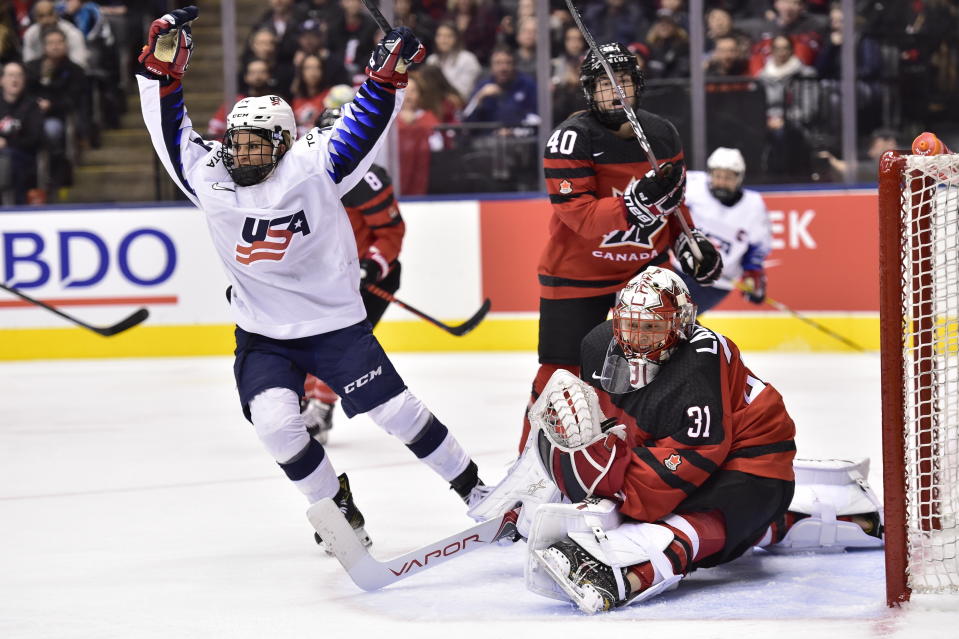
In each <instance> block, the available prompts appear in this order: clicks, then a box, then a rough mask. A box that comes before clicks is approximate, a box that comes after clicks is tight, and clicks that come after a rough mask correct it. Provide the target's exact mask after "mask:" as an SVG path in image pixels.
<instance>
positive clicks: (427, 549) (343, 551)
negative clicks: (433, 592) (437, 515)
mask: <svg viewBox="0 0 959 639" xmlns="http://www.w3.org/2000/svg"><path fill="white" fill-rule="evenodd" d="M306 516H307V518H308V519H309V520H310V523H311V524H313V528H315V529H316V532H317V534H318V535H319V536H320V537H321V538H322V539H323V541H324V542H326V543H327V544H328V545H329V547H330V549H331V550H332V551H333V555H334V556H335V557H336V558H337V560H338V561H339V562H340V564H341V565H342V566H343V568H344V569H345V570H346V573H347V574H348V575H349V576H350V579H352V580H353V583H355V584H356V585H357V586H359V587H360V588H362V589H363V590H366V591H367V592H370V591H373V590H379V589H380V588H384V587H386V586H389V585H390V584H394V583H396V582H397V581H401V580H403V579H406V578H407V577H409V576H410V575H417V574H420V573H422V572H424V571H426V570H429V569H430V568H433V567H435V566H438V565H440V564H442V563H445V562H447V561H449V560H450V559H455V558H456V557H462V556H463V555H465V554H466V553H469V552H472V551H474V550H476V549H478V548H485V547H486V546H489V545H490V544H492V543H494V542H496V541H498V540H500V539H504V538H507V537H512V536H513V535H514V534H515V533H516V523H515V522H516V513H515V512H514V511H509V512H507V513H506V514H505V515H503V516H502V517H495V518H493V519H488V520H487V521H484V522H482V523H479V524H476V525H475V526H471V527H470V528H467V529H466V530H463V531H461V532H458V533H454V534H452V535H450V536H449V537H446V538H444V539H440V540H438V541H435V542H433V543H431V544H427V545H425V546H422V547H421V548H418V549H416V550H413V551H410V552H408V553H406V554H405V555H400V556H398V557H394V558H393V559H387V560H386V561H379V560H378V559H376V558H375V557H373V555H371V554H370V552H369V550H367V548H366V547H365V546H364V545H363V544H362V543H361V542H360V540H359V538H358V537H357V536H356V532H355V531H354V530H353V527H352V526H350V524H349V522H348V521H346V518H345V517H344V516H343V513H342V512H341V511H340V509H339V508H338V507H337V505H336V502H334V501H333V500H332V499H321V500H320V501H318V502H316V503H315V504H313V505H312V506H310V508H309V509H308V510H307V511H306Z"/></svg>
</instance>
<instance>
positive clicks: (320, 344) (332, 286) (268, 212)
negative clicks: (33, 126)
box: [137, 7, 481, 543]
mask: <svg viewBox="0 0 959 639" xmlns="http://www.w3.org/2000/svg"><path fill="white" fill-rule="evenodd" d="M197 13H198V11H197V9H196V7H187V8H185V9H178V10H176V11H173V12H171V13H169V14H167V15H165V16H163V17H162V18H160V19H158V20H155V21H154V22H153V24H152V25H151V27H150V32H149V36H148V37H149V41H148V44H147V46H145V47H144V49H143V53H142V55H141V56H140V62H141V64H142V67H141V69H140V70H139V74H138V76H137V81H138V83H139V86H140V102H141V107H142V110H143V119H144V122H145V123H146V126H147V129H148V130H149V132H150V136H151V138H152V140H153V145H154V147H155V149H156V152H157V154H158V155H159V157H160V160H161V162H162V163H163V165H164V167H165V168H166V170H167V172H168V173H169V174H170V176H171V177H172V178H173V179H174V181H175V182H176V183H177V186H179V187H180V189H181V190H182V191H183V192H184V193H185V194H186V196H187V197H188V198H189V199H190V201H192V202H193V203H194V204H195V205H196V206H197V207H198V208H200V209H201V210H202V211H203V212H204V214H205V216H206V220H207V224H208V227H209V230H210V235H211V237H212V239H213V244H214V246H215V248H216V250H217V252H218V254H219V256H220V259H221V261H222V263H223V266H224V268H225V271H226V275H227V278H228V280H229V282H230V285H231V286H232V292H231V295H230V310H231V314H232V316H233V319H234V321H235V323H236V344H237V345H236V351H235V355H236V359H235V362H234V374H235V376H236V384H237V389H238V391H239V395H240V403H241V405H242V408H243V412H244V415H245V416H246V417H247V419H249V420H250V421H251V422H252V423H253V428H254V430H255V431H256V434H257V436H258V437H259V439H260V441H261V442H262V444H263V445H264V447H265V448H266V450H267V451H268V452H269V453H270V455H271V456H272V457H273V459H275V460H276V462H277V463H278V464H279V465H280V467H281V468H282V470H283V471H284V473H285V474H286V475H287V477H289V479H290V480H291V481H293V483H294V484H295V485H296V487H297V488H298V489H299V490H300V491H301V492H302V493H303V494H304V495H305V496H306V498H307V500H308V501H309V502H310V503H311V504H313V503H316V502H318V501H319V500H321V499H323V498H328V497H329V498H334V500H335V501H336V502H337V504H338V505H339V506H340V508H341V509H342V510H343V511H344V512H345V513H346V515H347V518H348V519H350V521H351V524H353V527H354V528H355V529H356V530H357V534H358V535H359V536H360V538H361V539H363V540H364V542H365V543H368V537H366V533H365V531H364V530H363V526H364V522H363V518H362V515H360V513H359V511H358V510H357V509H356V506H355V504H354V503H353V499H352V494H351V492H350V490H349V484H348V482H347V481H346V476H345V474H344V475H341V476H340V477H339V478H337V475H336V472H335V471H334V469H333V465H332V463H331V462H330V459H329V456H328V455H327V454H326V451H325V450H324V448H323V446H322V444H320V443H319V442H318V441H316V440H315V439H314V438H312V437H310V436H309V434H308V433H307V428H306V423H305V422H304V421H303V417H302V416H301V415H300V410H299V407H300V402H299V398H300V395H301V394H302V392H303V383H304V379H305V377H306V374H307V373H312V374H314V375H316V376H317V377H319V378H320V379H323V380H324V381H326V382H327V383H328V384H329V385H330V386H331V387H332V388H333V389H334V390H335V391H336V392H337V393H338V394H339V395H340V397H341V398H342V405H343V410H344V412H345V413H346V414H347V416H349V417H352V416H353V415H356V414H359V413H365V414H367V415H369V416H370V417H371V418H372V420H373V421H374V422H375V423H376V424H377V425H379V426H380V427H381V428H383V429H384V430H385V431H386V432H388V433H389V434H391V435H394V436H395V437H397V438H398V439H400V440H401V441H402V442H403V443H404V444H406V445H407V447H408V448H409V449H410V450H411V451H412V452H413V453H414V454H415V455H416V456H417V457H418V458H420V459H421V460H422V461H423V462H424V463H426V464H427V465H428V466H429V467H430V468H432V469H433V470H434V471H435V472H436V473H438V474H439V475H440V476H441V477H443V479H445V480H446V481H448V482H449V483H450V487H451V488H452V489H454V490H455V491H456V492H457V494H458V495H459V496H460V497H461V498H462V499H463V500H464V501H467V500H468V498H469V496H470V493H471V491H472V490H473V489H474V488H475V487H476V486H477V485H481V482H480V481H479V478H478V476H477V468H476V464H475V463H474V462H473V461H472V460H471V459H470V457H469V455H467V453H466V452H465V451H464V450H463V448H462V447H461V446H460V444H459V443H458V442H457V441H456V439H455V438H454V437H453V435H452V434H451V433H450V432H449V431H448V430H447V428H446V426H445V425H444V424H443V423H442V422H440V421H439V419H437V418H436V417H435V416H434V415H433V414H432V413H431V412H430V411H429V409H428V408H427V407H426V406H424V405H423V404H422V402H420V400H419V399H417V398H416V397H415V396H414V395H413V394H412V393H410V391H409V390H408V389H407V388H406V385H405V384H404V383H403V380H402V378H401V377H400V376H399V374H398V373H397V372H396V370H395V369H394V368H393V365H392V363H391V362H390V360H389V358H388V357H387V355H386V353H385V352H384V351H383V349H382V347H381V346H380V344H379V342H377V340H376V338H375V337H374V336H373V333H372V329H371V327H370V324H369V322H368V321H367V320H366V309H365V308H364V307H363V301H362V299H361V297H360V291H359V286H360V263H359V258H358V255H357V248H356V241H355V239H354V235H353V229H352V228H351V226H350V221H349V218H348V217H347V214H346V212H345V210H344V209H343V205H342V204H341V198H342V197H343V196H345V195H346V194H347V193H349V192H350V191H351V190H352V189H353V188H354V187H355V186H356V184H357V183H358V182H359V180H360V179H362V178H363V176H364V175H365V174H366V172H367V171H368V170H369V168H370V165H371V164H372V162H373V158H374V157H375V155H376V152H377V150H378V148H379V147H380V146H381V144H382V142H383V140H384V139H385V133H386V131H387V130H388V129H389V127H390V125H391V123H392V121H393V119H394V118H395V117H396V114H397V113H398V112H399V110H400V105H401V103H402V101H403V94H404V91H403V89H404V88H405V87H406V82H407V76H406V67H407V65H408V64H410V63H411V62H419V61H421V60H422V59H423V58H424V57H425V49H424V47H423V45H422V44H420V42H419V41H418V40H417V39H416V37H415V36H414V35H413V32H412V31H410V30H409V29H407V28H405V27H401V28H399V29H394V30H392V31H390V33H388V34H386V35H385V36H384V38H383V39H382V40H381V41H380V43H379V44H378V45H377V47H376V48H375V49H374V52H373V54H372V56H371V57H370V62H369V66H368V67H367V73H368V74H369V76H370V77H369V79H367V80H366V81H365V82H364V83H363V84H362V85H361V86H360V88H359V90H358V92H357V95H356V97H355V98H354V100H353V101H352V102H350V103H348V104H345V105H343V109H342V117H340V118H339V119H338V120H337V121H336V124H335V125H334V126H333V127H331V128H329V129H324V130H322V131H321V130H320V129H316V128H314V129H312V130H311V131H309V132H308V133H307V134H306V135H305V136H304V137H303V138H301V139H299V140H297V139H296V122H295V120H294V116H293V111H292V109H291V108H290V106H289V105H288V104H287V103H286V102H285V101H284V100H283V99H282V98H280V97H278V96H263V97H256V98H246V99H243V100H241V101H240V102H238V103H237V104H236V106H234V107H233V110H232V111H231V112H230V115H229V117H228V118H227V124H228V129H227V134H226V136H225V138H224V141H223V143H222V144H221V143H219V142H208V141H205V140H203V139H202V138H201V137H200V135H199V134H198V133H197V132H196V131H194V129H193V127H192V124H191V122H190V118H189V117H188V115H187V112H186V107H185V106H184V94H183V87H182V85H181V82H180V81H181V78H182V77H183V74H184V71H185V70H186V67H187V64H188V62H189V57H190V53H191V51H192V48H193V41H192V35H191V33H190V22H192V21H193V20H194V19H196V17H197Z"/></svg>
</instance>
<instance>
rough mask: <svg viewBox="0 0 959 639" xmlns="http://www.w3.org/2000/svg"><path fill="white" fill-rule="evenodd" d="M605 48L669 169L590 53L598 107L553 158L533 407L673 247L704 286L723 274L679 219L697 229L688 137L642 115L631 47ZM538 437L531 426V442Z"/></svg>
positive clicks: (558, 134) (583, 116)
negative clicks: (640, 135)
mask: <svg viewBox="0 0 959 639" xmlns="http://www.w3.org/2000/svg"><path fill="white" fill-rule="evenodd" d="M599 49H600V52H601V53H602V55H603V56H604V57H605V58H606V60H607V61H608V62H609V64H610V66H611V67H612V69H613V71H614V73H615V75H616V76H617V79H618V82H619V83H620V85H621V86H622V88H623V91H624V93H625V95H626V96H627V98H629V99H631V100H632V103H633V104H632V105H631V106H632V107H633V108H634V110H635V112H636V117H637V118H638V120H639V122H640V124H641V125H642V127H643V130H644V132H645V133H646V136H647V138H648V140H649V143H650V145H651V148H652V151H653V154H654V155H655V156H656V157H657V158H659V160H660V162H661V163H662V166H661V172H660V173H659V174H656V173H654V172H653V171H652V170H651V169H652V167H651V166H650V164H649V161H648V159H647V156H646V153H645V152H644V151H643V149H642V147H641V146H640V144H639V142H638V141H637V140H636V137H635V135H634V133H633V130H632V128H631V126H630V124H629V122H628V120H627V116H626V112H625V111H624V109H623V106H622V105H621V104H620V101H619V98H618V97H617V94H616V92H615V89H614V87H613V85H612V83H611V82H610V81H609V78H608V77H607V76H606V74H605V72H604V70H603V67H602V64H601V61H600V60H599V58H598V57H597V56H596V55H595V54H594V53H593V52H590V54H589V55H587V56H586V59H585V60H584V61H583V65H582V71H581V75H580V81H581V82H582V85H583V90H584V92H585V93H586V98H587V102H588V104H589V109H588V110H587V111H581V112H579V113H575V114H573V115H572V116H570V118H568V119H567V120H566V121H565V122H563V123H562V124H560V125H559V126H558V127H557V128H556V129H555V130H554V131H553V133H552V135H551V136H550V138H549V140H548V141H547V144H546V152H545V156H544V160H543V167H544V171H545V174H546V185H547V190H548V191H549V198H550V202H551V203H552V205H553V216H552V219H551V220H550V223H549V241H548V243H547V245H546V247H545V249H544V250H543V253H542V255H541V256H540V261H539V267H538V276H539V284H540V308H539V316H540V319H539V349H538V350H539V363H540V368H539V371H538V373H537V374H536V378H535V379H534V381H533V389H532V397H531V399H530V403H532V402H533V401H535V400H536V398H537V397H538V396H539V393H540V391H542V389H543V386H544V385H545V384H546V380H548V379H549V377H550V376H551V375H552V374H553V372H554V371H556V370H557V369H559V368H565V369H567V370H569V371H572V372H573V373H578V371H579V343H580V341H581V340H582V338H583V337H584V336H585V335H586V333H588V332H589V330H590V329H591V328H593V327H594V326H596V325H597V324H598V323H600V322H602V321H603V320H604V319H606V315H607V313H608V312H609V309H610V307H611V306H612V305H613V301H614V298H615V293H616V291H618V290H619V289H621V288H622V287H623V285H624V284H625V283H626V282H627V281H629V279H630V278H631V277H633V276H634V275H636V274H637V273H639V272H640V271H642V270H643V269H644V268H646V267H647V266H649V265H651V264H652V265H655V264H662V263H665V262H667V261H668V259H669V255H668V252H669V251H670V250H672V251H673V252H674V254H675V255H676V257H677V258H678V259H679V261H680V263H681V265H682V267H683V270H684V271H686V272H687V273H688V274H689V275H690V276H692V277H694V278H695V279H696V281H697V282H699V283H701V284H710V283H712V282H714V281H715V280H716V278H717V277H719V275H720V273H721V272H722V259H721V258H720V256H719V254H718V253H717V251H716V249H715V248H714V247H713V245H712V244H711V243H710V242H709V240H707V239H706V238H705V237H704V236H703V235H702V234H701V233H699V231H696V230H693V232H692V235H693V237H694V238H695V241H696V243H697V244H698V245H699V249H700V251H702V254H703V260H702V262H700V263H697V262H696V261H695V260H694V259H693V253H692V250H691V247H690V242H689V238H688V237H687V236H686V235H685V234H683V232H682V230H681V226H680V224H679V221H678V220H676V219H675V215H669V214H670V213H673V212H674V211H675V213H676V215H683V216H685V218H686V221H687V223H688V224H689V226H690V227H692V226H693V222H692V218H691V217H690V215H689V212H688V211H687V210H686V209H685V207H684V206H683V205H682V200H683V193H684V191H685V185H686V168H685V164H684V160H683V148H682V143H681V141H680V139H679V134H678V133H677V132H676V129H675V127H673V125H672V124H670V123H669V122H668V121H667V120H665V119H663V118H661V117H659V116H657V115H654V114H652V113H649V112H648V111H644V110H641V109H635V107H636V103H637V101H638V97H639V95H640V92H641V90H642V87H643V75H642V72H641V71H640V69H639V67H638V66H637V63H636V58H635V57H634V56H633V55H632V54H631V53H630V52H629V51H628V50H627V49H626V47H625V46H623V45H621V44H618V43H611V44H604V45H602V46H600V47H599ZM677 209H678V210H677ZM528 432H529V422H528V421H525V420H524V425H523V436H522V438H521V439H520V444H521V445H522V442H524V441H525V440H526V434H527V433H528Z"/></svg>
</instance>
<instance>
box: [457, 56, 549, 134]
mask: <svg viewBox="0 0 959 639" xmlns="http://www.w3.org/2000/svg"><path fill="white" fill-rule="evenodd" d="M463 115H464V118H463V119H464V120H466V121H467V122H498V123H500V124H502V125H503V126H504V127H516V126H530V125H534V124H538V122H539V117H538V115H537V112H536V81H535V80H534V79H533V78H531V77H529V76H527V75H525V74H522V73H517V71H516V64H515V58H514V56H513V51H512V49H510V48H509V47H507V46H505V45H499V46H497V47H496V48H495V49H494V50H493V55H492V56H491V57H490V75H489V76H488V77H487V78H486V79H485V80H481V81H480V83H479V84H478V85H477V87H476V91H475V92H474V93H473V95H472V97H471V98H470V100H469V102H468V103H467V105H466V108H465V109H464V110H463Z"/></svg>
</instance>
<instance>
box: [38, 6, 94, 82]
mask: <svg viewBox="0 0 959 639" xmlns="http://www.w3.org/2000/svg"><path fill="white" fill-rule="evenodd" d="M33 18H34V20H35V22H34V23H33V24H32V25H30V27H29V28H28V29H27V30H26V31H25V32H24V34H23V61H24V62H32V61H33V60H39V59H40V58H41V57H42V56H43V36H42V34H43V31H44V30H45V29H49V28H52V27H56V28H57V29H58V30H59V31H60V32H61V33H63V35H64V37H65V38H66V43H67V55H68V56H69V57H70V60H72V61H73V62H74V63H75V64H77V65H79V66H80V68H82V69H85V68H87V44H86V38H84V37H83V33H82V32H81V31H80V30H79V29H77V28H76V27H75V26H73V25H72V24H70V23H69V22H68V21H66V20H64V19H63V18H61V17H59V16H58V15H57V11H56V8H55V7H54V4H53V2H50V0H39V2H37V3H36V4H35V5H34V6H33Z"/></svg>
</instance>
